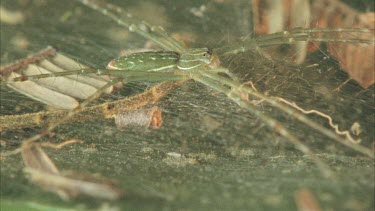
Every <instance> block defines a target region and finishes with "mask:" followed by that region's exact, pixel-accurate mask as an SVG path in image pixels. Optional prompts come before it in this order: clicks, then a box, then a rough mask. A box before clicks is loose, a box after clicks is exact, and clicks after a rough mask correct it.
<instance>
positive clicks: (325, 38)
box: [217, 28, 375, 55]
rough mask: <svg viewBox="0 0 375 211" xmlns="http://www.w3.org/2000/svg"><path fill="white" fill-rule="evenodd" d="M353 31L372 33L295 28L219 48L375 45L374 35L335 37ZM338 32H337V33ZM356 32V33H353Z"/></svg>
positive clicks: (230, 51) (232, 51) (231, 50)
mask: <svg viewBox="0 0 375 211" xmlns="http://www.w3.org/2000/svg"><path fill="white" fill-rule="evenodd" d="M343 32H346V33H352V35H355V34H356V35H359V34H370V35H371V33H372V31H371V30H369V29H350V28H339V29H319V28H313V29H308V28H295V29H292V30H290V31H282V32H276V33H273V34H267V35H266V36H258V37H255V38H250V39H247V40H244V41H243V42H242V43H239V44H235V45H232V46H230V47H223V48H218V49H217V50H218V51H219V52H220V54H224V55H228V54H237V53H242V52H246V51H249V50H257V49H259V48H262V47H269V46H275V45H281V44H293V43H295V42H299V41H303V42H311V41H317V42H342V43H362V44H367V45H375V39H374V36H372V38H368V39H361V38H339V37H335V35H337V33H343ZM335 33H336V34H335ZM353 33H354V34H353Z"/></svg>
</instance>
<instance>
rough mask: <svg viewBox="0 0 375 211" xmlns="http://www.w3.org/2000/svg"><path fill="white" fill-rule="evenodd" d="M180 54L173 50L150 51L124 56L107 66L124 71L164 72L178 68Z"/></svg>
mask: <svg viewBox="0 0 375 211" xmlns="http://www.w3.org/2000/svg"><path fill="white" fill-rule="evenodd" d="M179 59H180V54H179V53H177V52H173V51H150V52H141V53H134V54H130V55H127V56H122V57H119V58H117V59H114V60H112V61H111V62H109V63H108V65H107V68H108V69H112V70H124V71H144V72H163V71H168V70H171V69H174V68H176V66H177V63H178V61H179Z"/></svg>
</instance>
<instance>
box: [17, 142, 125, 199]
mask: <svg viewBox="0 0 375 211" xmlns="http://www.w3.org/2000/svg"><path fill="white" fill-rule="evenodd" d="M22 157H23V160H24V163H25V172H27V173H28V174H29V178H30V180H31V182H33V183H34V184H36V185H38V186H40V187H42V188H43V189H46V190H48V191H51V192H54V193H56V194H57V195H59V196H60V197H61V198H62V199H65V200H66V199H70V198H74V197H77V196H79V195H86V196H90V197H93V198H99V199H107V200H115V199H118V198H120V197H121V195H122V192H121V191H120V190H119V189H118V188H117V187H115V186H114V185H113V184H112V183H110V182H109V181H106V180H103V179H95V180H94V179H90V178H88V177H85V178H83V179H82V178H78V179H76V178H71V177H68V176H64V175H62V174H61V173H60V172H59V170H58V169H57V167H56V165H55V164H54V162H53V161H52V159H51V158H50V157H49V156H48V155H47V154H46V153H45V152H44V151H43V149H42V148H41V146H40V145H39V144H37V143H26V144H24V145H23V146H22Z"/></svg>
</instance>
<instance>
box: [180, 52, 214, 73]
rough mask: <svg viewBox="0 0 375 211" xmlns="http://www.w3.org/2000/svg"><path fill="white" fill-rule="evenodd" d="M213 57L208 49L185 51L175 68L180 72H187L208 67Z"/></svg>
mask: <svg viewBox="0 0 375 211" xmlns="http://www.w3.org/2000/svg"><path fill="white" fill-rule="evenodd" d="M213 59H214V56H213V55H212V52H211V51H210V50H209V49H208V48H191V49H186V50H185V51H184V52H183V53H182V54H181V57H180V60H179V61H178V65H177V68H178V69H179V70H182V71H189V70H192V69H195V68H197V67H201V66H204V65H210V64H211V62H213Z"/></svg>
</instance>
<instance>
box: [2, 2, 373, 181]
mask: <svg viewBox="0 0 375 211" xmlns="http://www.w3.org/2000/svg"><path fill="white" fill-rule="evenodd" d="M77 1H79V2H81V3H82V4H84V5H86V6H87V7H89V8H91V9H93V10H96V11H97V12H100V13H101V14H102V15H104V16H106V17H108V18H111V19H112V20H114V21H115V22H116V23H117V24H119V25H121V26H124V27H127V28H128V30H129V31H131V32H134V33H137V34H138V35H140V36H142V37H144V38H146V39H148V40H151V41H153V42H154V43H155V44H156V45H158V46H159V47H161V48H163V49H164V50H163V51H150V52H141V53H134V54H130V55H127V56H123V57H119V58H117V59H114V60H112V61H110V62H109V64H108V65H107V68H105V69H97V68H91V67H87V68H82V69H79V70H73V71H66V72H60V73H48V74H39V75H27V76H21V77H16V78H14V79H11V80H10V81H7V82H6V83H14V82H20V81H25V80H35V79H43V78H48V77H59V76H68V75H77V74H83V75H87V74H96V75H99V76H100V75H109V76H114V77H116V78H114V79H111V81H110V82H109V83H107V84H106V85H105V86H103V87H101V88H100V89H99V90H98V91H97V92H96V93H94V94H93V95H91V96H90V97H88V98H87V99H86V100H84V101H83V102H82V103H81V104H80V105H79V106H77V107H76V108H75V109H73V110H71V111H70V112H69V113H68V114H67V116H66V117H65V118H63V119H61V120H60V121H57V122H54V123H52V124H50V125H49V126H48V128H47V129H45V130H44V131H43V132H42V133H40V134H38V135H35V136H33V137H31V138H29V139H27V140H26V141H25V142H24V143H28V142H32V141H37V140H39V139H40V138H41V137H43V136H44V135H46V134H48V133H50V132H51V131H52V130H54V129H55V128H56V127H57V126H59V125H60V124H61V123H63V122H64V121H66V119H69V118H71V117H72V116H74V115H75V114H77V113H79V112H80V111H81V110H82V108H83V107H85V106H87V104H88V103H89V102H91V101H92V100H94V99H96V98H98V97H99V96H100V95H101V94H102V93H103V92H104V91H105V90H106V89H107V88H109V87H111V86H112V85H114V84H116V83H118V82H124V83H128V82H135V81H157V82H160V81H179V80H194V81H196V82H198V83H201V84H204V85H205V86H207V87H209V88H211V89H214V90H216V91H218V92H220V93H223V94H224V95H226V96H227V97H228V98H229V99H230V100H232V101H233V102H235V103H236V104H237V105H238V106H240V107H242V108H243V109H246V110H247V111H248V112H250V113H251V114H252V115H254V116H255V117H256V118H258V119H260V120H262V121H263V122H264V124H265V125H267V126H268V127H269V128H270V130H272V131H274V132H276V133H278V134H279V135H281V136H282V137H284V139H285V140H287V141H289V142H290V143H292V144H293V145H294V146H295V147H296V148H297V149H298V150H300V151H301V152H303V153H304V154H306V155H308V156H309V157H310V158H311V159H312V160H314V162H315V163H316V164H317V165H318V167H319V168H320V169H321V170H322V171H323V172H324V173H325V174H327V175H329V174H330V173H329V170H328V169H329V167H328V166H327V165H326V164H325V163H324V162H322V161H321V160H320V159H319V158H317V157H316V155H315V153H314V152H312V151H311V150H310V149H309V148H308V147H307V146H306V145H305V144H304V143H303V142H302V141H301V140H300V139H299V138H297V137H296V136H295V135H294V134H293V133H292V132H291V131H290V130H289V129H287V128H286V127H285V126H284V125H283V124H282V123H281V122H280V121H278V120H276V119H274V118H272V117H270V116H268V115H267V114H265V113H264V112H262V111H261V110H260V109H259V108H258V107H257V106H255V105H254V104H253V103H252V102H251V101H250V100H249V98H256V99H259V100H261V101H263V102H265V103H268V104H270V105H271V106H273V107H275V108H277V109H279V110H280V111H282V112H284V113H286V114H287V115H289V116H290V117H291V118H293V119H295V120H297V121H299V122H301V123H303V124H305V125H307V126H308V127H310V128H312V129H314V130H316V131H317V132H319V133H321V134H323V135H325V136H327V137H328V138H330V139H332V140H335V141H337V142H339V143H341V144H344V145H346V146H349V147H351V148H353V149H355V150H357V151H359V152H361V153H364V154H366V155H368V156H370V157H373V153H372V152H371V151H370V150H368V149H366V148H364V147H362V146H360V145H356V144H352V143H351V142H350V141H348V140H347V138H344V137H341V136H339V135H338V134H337V133H335V132H334V131H332V130H331V129H329V128H326V127H324V126H322V125H321V124H319V123H317V122H315V121H313V120H312V119H310V118H309V117H307V116H306V115H305V114H304V113H303V112H301V110H299V109H296V107H295V106H290V105H289V104H286V103H284V102H282V101H280V100H279V99H278V98H276V97H272V96H268V95H266V94H263V93H261V92H258V91H256V90H255V89H254V88H253V87H250V86H248V85H247V84H244V83H241V82H239V80H238V79H237V77H236V76H235V75H234V74H233V73H231V71H230V70H229V69H228V68H226V67H222V66H221V65H220V59H219V56H222V55H235V54H238V53H243V52H247V51H250V50H258V51H261V49H262V48H264V47H268V46H275V45H280V44H293V43H295V42H297V41H306V42H308V41H321V42H352V43H365V44H370V45H373V44H374V41H373V40H362V39H357V38H345V39H342V38H332V37H330V36H329V35H330V34H332V33H341V32H342V33H344V32H354V33H368V32H369V30H367V29H344V28H340V29H307V28H294V29H291V30H289V31H282V32H278V33H273V34H269V35H265V36H260V37H255V38H251V39H245V40H243V41H242V42H240V43H238V44H234V45H231V46H229V47H221V48H214V49H209V48H207V47H201V48H186V47H184V46H183V45H182V44H181V43H180V42H178V41H177V40H176V39H174V38H172V37H171V36H170V35H169V34H168V33H167V32H166V31H165V30H164V29H163V28H162V27H158V26H151V25H150V24H148V23H147V22H145V21H139V20H137V19H135V18H133V17H132V16H131V15H130V14H128V15H127V18H122V17H123V15H124V14H127V13H126V12H125V11H123V10H122V9H121V8H119V7H117V6H114V5H111V4H107V3H102V2H97V1H96V0H77ZM316 34H321V35H322V36H317V35H316Z"/></svg>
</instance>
